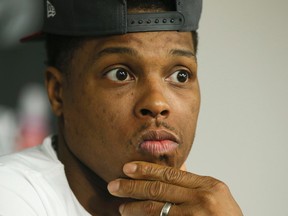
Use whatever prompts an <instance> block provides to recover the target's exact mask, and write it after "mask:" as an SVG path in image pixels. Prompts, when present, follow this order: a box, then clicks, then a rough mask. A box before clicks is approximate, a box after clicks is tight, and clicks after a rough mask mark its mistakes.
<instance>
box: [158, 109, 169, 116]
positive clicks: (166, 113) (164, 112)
mask: <svg viewBox="0 0 288 216" xmlns="http://www.w3.org/2000/svg"><path fill="white" fill-rule="evenodd" d="M168 113H169V111H168V110H163V111H162V112H161V113H160V115H162V116H167V115H168Z"/></svg>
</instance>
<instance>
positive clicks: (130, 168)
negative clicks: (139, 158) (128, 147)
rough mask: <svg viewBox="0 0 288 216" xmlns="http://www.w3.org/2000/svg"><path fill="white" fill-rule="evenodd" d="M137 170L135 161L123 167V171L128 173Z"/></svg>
mask: <svg viewBox="0 0 288 216" xmlns="http://www.w3.org/2000/svg"><path fill="white" fill-rule="evenodd" d="M136 170H137V165H136V164H134V163H129V164H125V165H124V167H123V171H124V173H126V174H133V173H135V172H136Z"/></svg>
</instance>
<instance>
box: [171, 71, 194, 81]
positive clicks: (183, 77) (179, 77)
mask: <svg viewBox="0 0 288 216" xmlns="http://www.w3.org/2000/svg"><path fill="white" fill-rule="evenodd" d="M190 77H191V74H190V73H189V72H187V71H185V70H179V71H176V72H175V73H173V74H172V75H171V76H170V77H169V79H170V80H171V81H172V82H178V83H185V82H187V81H188V79H189V78H190Z"/></svg>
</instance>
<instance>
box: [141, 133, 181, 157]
mask: <svg viewBox="0 0 288 216" xmlns="http://www.w3.org/2000/svg"><path fill="white" fill-rule="evenodd" d="M178 146H179V139H178V137H177V136H176V135H174V134H172V133H170V132H167V131H165V130H150V131H147V132H145V133H144V134H143V135H142V137H141V142H140V144H139V149H140V151H142V152H145V153H148V154H150V155H153V156H161V155H164V154H169V153H172V152H173V151H175V150H176V149H177V148H178Z"/></svg>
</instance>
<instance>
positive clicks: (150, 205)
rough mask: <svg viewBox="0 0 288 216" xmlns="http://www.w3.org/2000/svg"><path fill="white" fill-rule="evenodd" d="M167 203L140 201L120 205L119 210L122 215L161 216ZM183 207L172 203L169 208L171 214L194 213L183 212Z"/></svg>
mask: <svg viewBox="0 0 288 216" xmlns="http://www.w3.org/2000/svg"><path fill="white" fill-rule="evenodd" d="M164 204H165V203H161V202H155V201H139V202H131V203H126V204H123V205H121V206H120V209H119V212H120V214H121V215H122V216H131V215H137V216H147V215H149V216H150V215H151V216H159V215H160V212H161V210H162V208H163V206H164ZM181 212H182V209H181V208H179V207H178V206H177V205H172V206H171V208H170V210H169V214H168V215H169V216H173V215H175V216H176V215H192V214H181Z"/></svg>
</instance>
